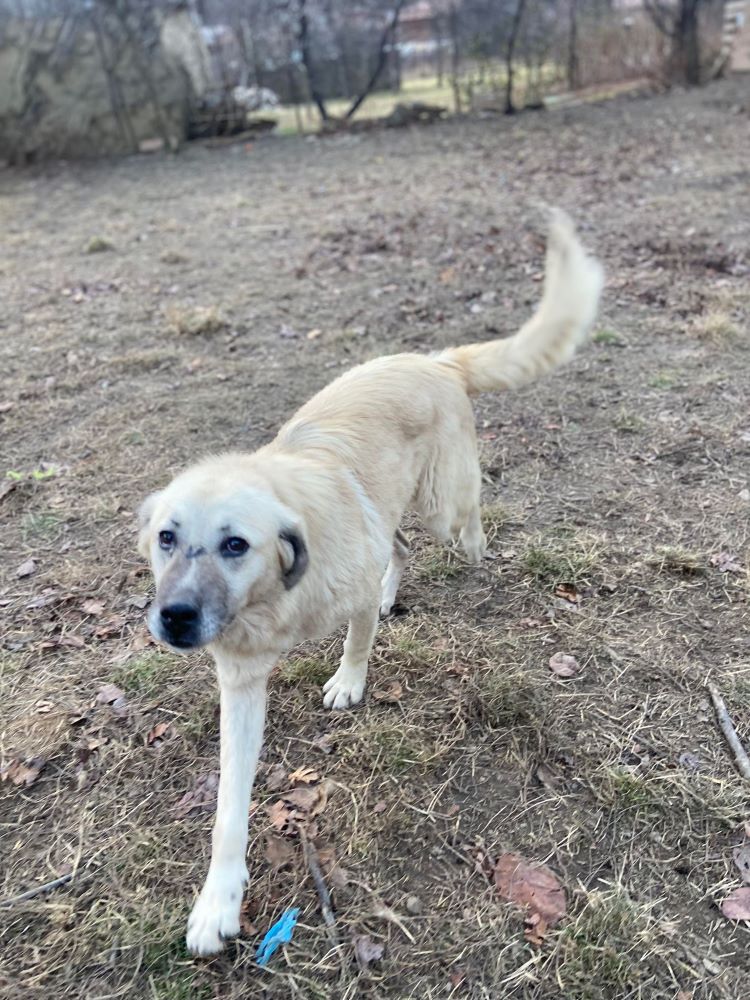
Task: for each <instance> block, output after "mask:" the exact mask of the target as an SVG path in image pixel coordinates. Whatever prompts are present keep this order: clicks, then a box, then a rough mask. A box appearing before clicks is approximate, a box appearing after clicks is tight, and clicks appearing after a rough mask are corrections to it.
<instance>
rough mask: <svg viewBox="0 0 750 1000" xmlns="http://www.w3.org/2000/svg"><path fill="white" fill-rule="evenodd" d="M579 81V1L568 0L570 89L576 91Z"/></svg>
mask: <svg viewBox="0 0 750 1000" xmlns="http://www.w3.org/2000/svg"><path fill="white" fill-rule="evenodd" d="M578 79H579V60H578V0H568V87H569V89H570V90H575V89H576V87H577V86H578Z"/></svg>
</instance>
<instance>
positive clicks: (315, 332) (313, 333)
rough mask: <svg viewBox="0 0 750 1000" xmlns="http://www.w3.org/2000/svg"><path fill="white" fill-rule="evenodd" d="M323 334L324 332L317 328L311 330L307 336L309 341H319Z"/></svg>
mask: <svg viewBox="0 0 750 1000" xmlns="http://www.w3.org/2000/svg"><path fill="white" fill-rule="evenodd" d="M322 333H323V331H322V330H318V329H317V327H316V328H315V329H314V330H310V332H309V333H308V335H307V339H308V340H317V339H318V337H319V336H320V335H321V334H322Z"/></svg>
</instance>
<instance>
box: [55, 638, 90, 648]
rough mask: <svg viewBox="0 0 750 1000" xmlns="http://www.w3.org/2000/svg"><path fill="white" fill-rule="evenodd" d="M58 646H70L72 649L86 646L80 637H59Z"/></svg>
mask: <svg viewBox="0 0 750 1000" xmlns="http://www.w3.org/2000/svg"><path fill="white" fill-rule="evenodd" d="M59 644H60V645H61V646H72V648H73V649H83V648H84V646H85V645H86V643H85V642H84V641H83V639H82V638H81V637H80V635H61V636H60V639H59Z"/></svg>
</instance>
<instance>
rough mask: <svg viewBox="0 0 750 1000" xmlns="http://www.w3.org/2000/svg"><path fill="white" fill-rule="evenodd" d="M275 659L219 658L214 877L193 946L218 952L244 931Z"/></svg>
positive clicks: (194, 923) (193, 918) (196, 915)
mask: <svg viewBox="0 0 750 1000" xmlns="http://www.w3.org/2000/svg"><path fill="white" fill-rule="evenodd" d="M272 666H273V661H271V662H270V663H267V662H262V663H261V662H258V661H257V660H252V661H237V660H224V659H222V658H220V657H218V656H217V659H216V667H217V673H218V676H219V685H220V689H221V774H220V777H219V794H218V802H217V806H216V820H215V822H214V830H213V837H212V846H211V864H210V865H209V869H208V875H207V876H206V881H205V883H204V886H203V888H202V890H201V893H200V895H199V896H198V899H197V900H196V902H195V905H194V906H193V910H192V913H191V914H190V919H189V920H188V932H187V946H188V948H189V949H190V951H191V952H193V954H194V955H212V954H213V953H214V952H217V951H221V949H222V948H223V947H224V942H223V939H224V938H227V937H235V936H236V935H237V934H238V933H239V930H240V904H241V902H242V892H243V889H244V887H245V885H246V883H247V879H248V873H247V866H246V863H245V851H246V849H247V816H248V811H249V806H250V792H251V790H252V786H253V781H254V779H255V770H256V767H257V765H258V756H259V754H260V748H261V744H262V742H263V725H264V722H265V716H266V683H267V680H268V675H269V673H270V672H271V668H272Z"/></svg>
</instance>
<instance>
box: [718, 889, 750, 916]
mask: <svg viewBox="0 0 750 1000" xmlns="http://www.w3.org/2000/svg"><path fill="white" fill-rule="evenodd" d="M719 909H720V910H721V912H722V913H723V914H724V916H725V917H726V918H727V920H750V886H744V887H743V888H742V889H735V890H734V892H732V893H730V894H729V895H728V896H727V898H726V899H725V900H723V901H722V902H721V904H720V905H719Z"/></svg>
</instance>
